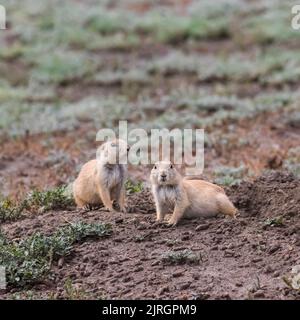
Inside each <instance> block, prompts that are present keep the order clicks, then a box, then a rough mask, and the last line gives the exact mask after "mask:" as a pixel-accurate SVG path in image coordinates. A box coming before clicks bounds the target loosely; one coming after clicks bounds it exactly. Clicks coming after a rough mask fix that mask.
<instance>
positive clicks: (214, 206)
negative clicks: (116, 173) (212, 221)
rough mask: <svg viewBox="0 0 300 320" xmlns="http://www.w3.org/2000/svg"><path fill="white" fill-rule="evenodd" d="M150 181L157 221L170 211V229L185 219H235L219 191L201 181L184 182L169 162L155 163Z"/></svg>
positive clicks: (232, 209)
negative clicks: (227, 217) (221, 216)
mask: <svg viewBox="0 0 300 320" xmlns="http://www.w3.org/2000/svg"><path fill="white" fill-rule="evenodd" d="M150 181H151V185H152V192H153V196H154V201H155V205H156V213H157V221H163V219H164V217H165V215H166V214H167V213H171V212H172V211H173V214H172V216H171V218H170V220H169V221H168V224H170V225H176V224H177V223H178V221H179V220H180V219H181V218H184V217H185V218H193V217H212V216H215V215H217V214H220V213H221V214H225V215H229V216H231V217H235V215H236V212H237V209H236V208H235V207H234V205H233V204H232V203H231V201H230V200H229V199H228V197H227V196H226V194H225V192H224V190H223V189H222V188H221V187H219V186H217V185H215V184H212V183H209V182H207V181H203V180H188V179H187V178H183V177H182V176H181V175H180V174H179V172H178V171H177V170H176V169H175V167H174V165H173V164H172V163H171V162H170V161H160V162H157V163H156V164H155V165H154V167H153V169H152V170H151V175H150Z"/></svg>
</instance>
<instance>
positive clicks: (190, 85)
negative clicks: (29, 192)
mask: <svg viewBox="0 0 300 320" xmlns="http://www.w3.org/2000/svg"><path fill="white" fill-rule="evenodd" d="M1 4H2V5H4V6H5V7H6V10H7V20H8V29H7V30H5V31H3V30H1V31H0V112H1V116H0V134H1V139H3V141H6V140H5V139H16V138H19V137H22V136H24V134H25V133H27V135H28V134H29V135H39V134H52V133H57V134H64V133H65V132H73V131H75V130H78V129H81V128H83V127H86V128H94V130H96V129H100V128H101V127H112V128H114V127H116V126H117V124H118V121H119V120H124V119H127V120H128V121H130V123H129V128H131V127H132V128H133V127H142V128H146V129H147V130H150V129H151V128H164V127H167V128H170V129H172V128H175V127H176V128H183V127H192V128H204V129H206V133H207V137H206V138H207V139H206V143H207V147H208V148H212V149H213V150H214V151H215V157H218V156H220V155H221V156H222V152H221V153H220V151H219V150H221V149H222V148H223V147H224V146H225V147H226V146H228V145H229V146H230V145H233V146H235V147H237V148H239V147H242V146H245V145H247V144H248V145H249V144H250V145H251V140H247V139H248V138H247V129H245V130H246V132H244V136H243V135H242V134H241V132H239V130H238V129H239V123H240V121H243V119H256V117H259V116H260V115H262V114H266V119H267V118H268V117H269V115H270V116H271V115H274V114H276V113H278V114H279V118H280V121H282V123H283V124H287V125H289V124H291V125H293V123H294V124H295V123H296V126H297V125H299V124H297V119H298V120H299V121H300V114H299V109H300V108H299V95H300V90H299V83H300V51H299V50H300V32H299V31H294V30H293V29H292V28H291V17H292V16H291V7H292V5H293V4H295V1H288V0H284V1H276V0H256V1H247V0H218V1H211V0H201V1H196V0H181V1H180V0H178V1H171V0H169V1H167V0H163V1H156V0H153V1H150V0H141V1H138V0H122V1H113V0H102V1H101V0H86V1H80V0H63V1H57V0H44V1H34V0H24V1H17V0H10V1H7V0H6V1H5V0H2V1H1ZM274 119H275V118H274ZM249 121H250V120H249ZM253 123H254V122H253ZM249 130H250V129H249ZM94 133H95V131H89V134H90V137H89V138H90V139H91V140H93V139H94V138H95V135H94ZM87 137H88V133H87ZM80 138H82V136H81V137H80ZM78 143H79V142H78ZM254 147H255V146H254ZM291 149H292V150H287V152H286V154H287V153H288V151H289V152H291V153H292V154H293V156H292V159H294V158H293V157H296V159H299V158H298V157H299V150H298V149H295V148H291ZM295 154H296V155H295ZM289 159H290V158H289V157H288V156H286V161H290V160H289ZM291 161H292V160H291ZM297 161H298V160H296V161H294V162H296V163H297ZM239 162H240V163H241V165H242V166H243V161H242V160H239ZM297 170H299V167H297Z"/></svg>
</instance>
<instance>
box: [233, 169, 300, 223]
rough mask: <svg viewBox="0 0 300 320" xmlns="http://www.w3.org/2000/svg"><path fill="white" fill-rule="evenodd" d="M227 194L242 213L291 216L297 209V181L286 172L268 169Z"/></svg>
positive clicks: (299, 195) (299, 196)
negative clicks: (268, 170)
mask: <svg viewBox="0 0 300 320" xmlns="http://www.w3.org/2000/svg"><path fill="white" fill-rule="evenodd" d="M228 194H229V196H230V198H231V200H232V201H233V202H234V204H235V205H236V206H237V208H238V209H239V211H240V214H241V215H243V216H257V215H262V216H266V217H271V216H282V215H287V216H294V215H296V214H297V213H299V212H300V180H299V179H298V178H296V177H295V176H294V175H293V174H291V173H288V172H278V171H270V172H267V173H265V174H263V175H262V176H260V177H259V178H257V179H256V180H254V181H253V182H245V181H244V182H242V183H241V184H240V185H236V186H233V187H232V188H230V189H229V190H228Z"/></svg>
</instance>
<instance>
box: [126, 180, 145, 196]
mask: <svg viewBox="0 0 300 320" xmlns="http://www.w3.org/2000/svg"><path fill="white" fill-rule="evenodd" d="M125 187H126V191H127V193H128V194H133V193H138V192H141V191H142V190H143V183H142V182H140V181H138V182H137V183H134V182H133V181H132V180H127V181H126V185H125Z"/></svg>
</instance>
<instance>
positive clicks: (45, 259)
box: [0, 222, 112, 286]
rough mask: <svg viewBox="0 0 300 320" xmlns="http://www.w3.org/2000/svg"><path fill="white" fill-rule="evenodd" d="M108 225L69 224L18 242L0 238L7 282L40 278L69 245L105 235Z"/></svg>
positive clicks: (21, 282)
mask: <svg viewBox="0 0 300 320" xmlns="http://www.w3.org/2000/svg"><path fill="white" fill-rule="evenodd" d="M111 232H112V229H111V226H110V225H108V224H88V223H85V222H76V223H71V224H69V225H67V226H63V227H61V228H59V229H58V230H57V231H56V232H55V233H54V234H52V235H50V236H45V235H43V234H41V233H39V232H38V233H35V234H33V235H32V236H30V237H29V238H27V239H23V240H21V241H19V242H10V241H8V240H6V239H5V238H4V239H2V241H0V265H2V266H4V267H5V268H6V277H7V283H8V284H9V285H13V286H24V285H27V284H32V283H34V282H37V281H40V280H42V279H43V278H44V277H45V276H46V275H47V274H48V273H49V272H50V269H51V265H52V263H53V261H56V260H57V259H59V258H60V257H64V256H67V255H69V254H70V252H71V250H72V248H73V245H74V244H75V243H77V242H81V241H83V240H85V239H87V238H93V237H96V238H99V237H106V236H109V235H110V234H111Z"/></svg>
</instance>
